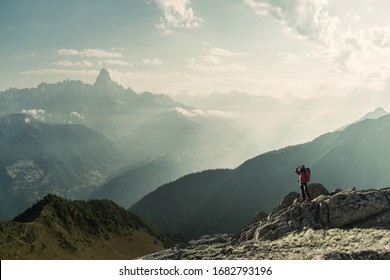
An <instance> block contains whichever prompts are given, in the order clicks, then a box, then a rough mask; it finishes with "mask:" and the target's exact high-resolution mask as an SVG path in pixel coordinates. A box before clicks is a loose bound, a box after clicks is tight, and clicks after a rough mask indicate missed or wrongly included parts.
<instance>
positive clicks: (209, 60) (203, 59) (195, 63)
mask: <svg viewBox="0 0 390 280" xmlns="http://www.w3.org/2000/svg"><path fill="white" fill-rule="evenodd" d="M242 55H245V54H244V53H238V52H232V51H229V50H226V49H222V48H211V49H210V50H209V51H208V54H206V55H204V56H199V57H197V58H190V59H188V60H187V65H186V67H187V68H189V69H193V70H199V71H216V72H224V71H230V70H234V71H242V70H245V69H246V68H245V67H243V66H241V65H239V64H237V63H235V62H229V61H226V59H228V58H229V57H234V56H242Z"/></svg>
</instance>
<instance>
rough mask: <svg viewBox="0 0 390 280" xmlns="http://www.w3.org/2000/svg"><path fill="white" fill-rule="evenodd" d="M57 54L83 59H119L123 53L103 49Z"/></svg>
mask: <svg viewBox="0 0 390 280" xmlns="http://www.w3.org/2000/svg"><path fill="white" fill-rule="evenodd" d="M57 54H58V55H60V56H81V57H97V58H119V57H122V53H120V52H118V51H117V50H108V51H107V50H102V49H83V50H75V49H59V50H57Z"/></svg>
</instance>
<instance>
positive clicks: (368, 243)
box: [143, 184, 390, 259]
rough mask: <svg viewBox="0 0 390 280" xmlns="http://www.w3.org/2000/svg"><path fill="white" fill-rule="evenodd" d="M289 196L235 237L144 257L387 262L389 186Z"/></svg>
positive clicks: (211, 238)
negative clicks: (306, 196) (307, 197)
mask: <svg viewBox="0 0 390 280" xmlns="http://www.w3.org/2000/svg"><path fill="white" fill-rule="evenodd" d="M309 192H310V194H311V195H312V198H313V199H312V201H305V202H300V200H299V194H298V193H295V192H292V193H289V194H288V195H287V196H285V198H284V199H283V200H282V202H281V203H280V204H279V205H278V206H277V207H276V208H275V209H274V210H273V211H272V212H271V213H270V214H268V216H266V215H265V214H264V213H257V214H256V217H255V218H253V219H252V220H251V221H250V223H249V224H248V225H247V226H246V227H244V228H243V229H242V230H241V231H240V232H239V233H237V234H236V235H226V234H217V235H207V236H202V237H201V238H199V239H197V240H191V241H189V242H183V243H180V244H177V245H176V246H175V247H173V248H171V249H168V250H164V251H160V252H157V253H154V254H152V255H149V256H145V257H143V258H144V259H390V188H385V189H379V190H365V191H357V190H356V189H355V188H350V189H345V190H334V191H332V192H328V191H327V190H326V189H325V188H324V187H323V186H322V185H321V184H312V185H310V186H309Z"/></svg>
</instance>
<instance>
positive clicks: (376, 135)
mask: <svg viewBox="0 0 390 280" xmlns="http://www.w3.org/2000/svg"><path fill="white" fill-rule="evenodd" d="M389 128H390V116H389V115H386V116H384V117H381V118H379V119H377V120H364V121H362V122H359V123H356V124H353V125H351V126H350V127H348V128H346V129H345V130H343V131H336V132H333V133H328V134H325V135H323V136H320V137H318V138H317V139H315V140H313V141H311V142H309V143H306V144H301V145H296V146H290V147H286V148H284V149H281V150H277V151H272V152H268V153H265V154H262V155H259V156H257V157H255V158H253V159H250V160H248V161H246V162H244V163H243V164H242V165H241V166H239V167H238V168H236V169H234V170H230V171H227V172H226V173H225V174H220V178H219V179H218V182H220V183H218V184H216V185H213V184H210V185H211V186H210V188H211V189H212V192H210V194H209V195H207V196H205V198H203V200H194V199H193V197H194V195H193V194H191V195H187V186H186V184H185V183H183V182H182V181H181V180H177V181H176V182H172V183H170V184H168V185H165V186H162V187H160V188H159V192H154V193H151V194H149V195H147V196H146V197H144V198H143V199H142V200H140V201H139V202H138V203H137V204H135V205H134V206H133V207H132V208H131V209H132V211H134V212H135V213H138V214H139V215H144V216H146V217H147V218H148V219H150V220H151V221H153V222H154V223H156V224H157V225H158V226H159V227H161V228H163V229H165V230H172V231H181V232H182V233H184V234H186V235H187V236H190V237H193V236H199V235H202V234H207V233H215V232H230V233H233V232H235V231H237V230H238V229H239V228H240V227H241V226H243V225H244V224H243V223H245V221H247V220H249V219H250V217H251V216H252V215H253V213H255V212H256V211H258V210H263V211H266V212H268V211H270V210H271V209H272V207H274V205H275V204H276V203H277V202H278V200H280V199H281V198H282V196H283V194H285V193H287V192H290V191H292V190H298V188H299V187H298V183H297V176H296V174H295V173H294V168H295V167H296V166H298V165H299V164H305V165H307V166H310V167H311V169H312V180H313V181H314V182H320V183H322V184H323V185H325V186H327V187H328V188H332V187H336V186H337V187H341V188H345V187H349V186H355V187H357V188H359V189H364V188H370V187H373V188H377V187H385V186H388V185H390V177H389V174H388V172H386V170H388V169H389V168H390V163H389V162H388V161H387V159H388V158H390V155H387V153H388V151H389V150H390V149H389V148H388V145H389V144H388V143H390V133H389V132H388V131H389ZM210 173H212V171H210ZM205 174H207V173H200V174H197V175H194V176H196V177H195V178H194V180H196V181H198V182H201V183H199V185H195V186H193V187H192V189H194V190H196V189H197V188H198V189H201V191H199V192H201V193H205V192H207V190H204V186H207V185H208V179H207V176H209V174H208V175H207V176H206V175H205ZM218 175H219V174H218V173H216V174H214V176H218ZM198 177H199V178H198ZM173 188H174V189H176V195H178V196H179V197H180V199H181V202H180V204H184V205H187V208H183V209H182V210H180V211H179V210H177V211H173V212H172V211H166V209H165V208H164V207H163V205H170V208H172V207H175V206H174V205H179V204H178V202H176V200H175V199H173V196H170V195H168V194H169V193H170V191H169V190H168V189H173ZM150 201H153V203H150ZM156 201H159V203H158V204H156ZM183 201H185V202H183ZM199 204H200V205H202V209H198V208H197V207H196V205H199ZM187 209H188V210H187ZM195 209H198V210H197V212H196V213H195V214H194V213H193V212H194V211H195ZM183 212H184V213H183ZM177 213H180V216H182V215H185V213H188V215H187V217H188V219H187V220H186V221H184V222H182V223H180V219H178V220H177V223H176V224H175V225H171V223H170V222H169V220H172V219H175V218H174V217H175V216H176V215H178V214H177ZM190 213H191V214H190ZM157 217H158V218H157ZM190 217H191V219H190Z"/></svg>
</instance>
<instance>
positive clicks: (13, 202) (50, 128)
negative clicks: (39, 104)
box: [0, 114, 124, 219]
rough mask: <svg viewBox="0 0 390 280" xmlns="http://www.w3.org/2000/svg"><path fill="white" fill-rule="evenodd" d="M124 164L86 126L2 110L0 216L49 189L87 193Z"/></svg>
mask: <svg viewBox="0 0 390 280" xmlns="http://www.w3.org/2000/svg"><path fill="white" fill-rule="evenodd" d="M123 165H124V159H123V158H122V156H121V154H120V153H119V152H118V150H117V148H116V146H115V144H113V143H112V142H111V141H110V140H108V139H107V138H106V137H104V136H103V135H102V134H100V133H98V132H96V131H93V130H92V129H90V128H88V127H86V126H83V125H75V124H49V123H44V122H41V121H38V120H36V119H35V118H33V117H31V116H30V115H27V114H9V115H5V116H1V117H0V219H10V218H12V217H14V216H15V215H16V214H18V213H19V212H20V211H22V210H24V209H26V208H27V207H28V206H30V205H31V204H32V203H33V202H35V201H36V200H37V199H40V198H41V197H42V196H44V195H46V194H47V193H50V192H51V193H56V194H60V195H62V196H65V197H69V198H86V197H88V196H89V195H90V193H91V192H92V191H93V190H95V189H96V188H97V187H98V186H100V185H101V184H102V183H104V182H105V181H106V180H107V179H108V178H109V177H110V176H112V175H113V174H115V172H118V171H119V168H120V167H121V166H123Z"/></svg>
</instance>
